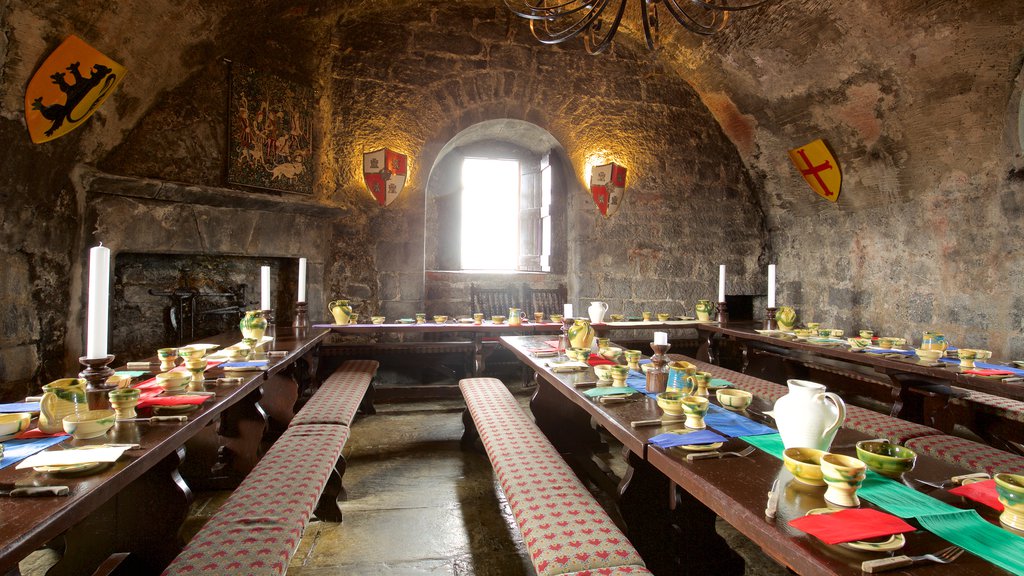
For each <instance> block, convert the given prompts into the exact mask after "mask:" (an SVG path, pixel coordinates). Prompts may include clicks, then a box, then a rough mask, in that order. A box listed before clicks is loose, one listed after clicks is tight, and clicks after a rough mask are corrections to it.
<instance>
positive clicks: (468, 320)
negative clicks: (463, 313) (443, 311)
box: [459, 318, 473, 324]
mask: <svg viewBox="0 0 1024 576" xmlns="http://www.w3.org/2000/svg"><path fill="white" fill-rule="evenodd" d="M459 323H460V324H472V323H473V319H472V318H459Z"/></svg>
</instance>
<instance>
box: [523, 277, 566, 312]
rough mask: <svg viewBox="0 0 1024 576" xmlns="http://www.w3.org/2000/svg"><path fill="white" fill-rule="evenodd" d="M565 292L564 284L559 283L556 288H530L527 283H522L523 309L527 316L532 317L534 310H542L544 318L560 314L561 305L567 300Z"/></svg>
mask: <svg viewBox="0 0 1024 576" xmlns="http://www.w3.org/2000/svg"><path fill="white" fill-rule="evenodd" d="M567 294H568V292H567V291H566V289H565V284H559V286H558V287H557V288H531V287H530V285H529V284H523V306H524V308H523V311H524V312H526V315H527V316H528V317H529V318H533V313H534V312H543V313H544V317H545V318H550V317H551V315H552V314H561V313H562V309H563V305H564V304H565V303H566V302H567V301H568V300H567V298H568V296H567Z"/></svg>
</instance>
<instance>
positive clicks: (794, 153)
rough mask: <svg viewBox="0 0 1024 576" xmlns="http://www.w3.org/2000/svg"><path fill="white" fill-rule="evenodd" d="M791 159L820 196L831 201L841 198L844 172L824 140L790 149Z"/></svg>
mask: <svg viewBox="0 0 1024 576" xmlns="http://www.w3.org/2000/svg"><path fill="white" fill-rule="evenodd" d="M789 159H790V160H792V161H793V165H794V166H796V169H797V170H799V171H800V175H801V176H803V177H804V180H806V181H807V183H808V184H810V186H811V190H814V192H815V193H816V194H818V196H821V197H822V198H824V199H826V200H828V201H830V202H835V201H836V200H838V199H839V189H840V187H842V184H843V174H842V172H840V170H839V163H838V162H836V159H835V157H834V156H832V152H831V151H830V150H829V149H828V146H826V145H825V142H824V141H822V140H821V139H818V140H815V141H814V142H811V143H810V144H807V145H805V146H801V147H800V148H797V149H795V150H790V151H789Z"/></svg>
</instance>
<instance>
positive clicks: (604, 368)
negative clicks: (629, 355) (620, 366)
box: [594, 364, 612, 382]
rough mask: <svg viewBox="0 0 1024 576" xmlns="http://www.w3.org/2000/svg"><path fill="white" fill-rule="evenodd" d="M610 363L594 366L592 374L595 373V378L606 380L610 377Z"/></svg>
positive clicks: (609, 379)
mask: <svg viewBox="0 0 1024 576" xmlns="http://www.w3.org/2000/svg"><path fill="white" fill-rule="evenodd" d="M611 369H612V365H611V364H598V365H597V366H594V374H597V379H598V380H600V381H602V382H608V381H611V379H612V373H611Z"/></svg>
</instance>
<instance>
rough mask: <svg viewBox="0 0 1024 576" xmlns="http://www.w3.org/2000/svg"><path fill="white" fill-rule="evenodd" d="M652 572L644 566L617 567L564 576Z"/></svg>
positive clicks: (609, 575) (583, 571)
mask: <svg viewBox="0 0 1024 576" xmlns="http://www.w3.org/2000/svg"><path fill="white" fill-rule="evenodd" d="M650 573H651V571H650V570H648V569H647V568H644V567H643V566H615V567H613V568H597V569H595V570H582V571H580V572H571V573H569V574H564V575H563V576H618V575H621V574H650Z"/></svg>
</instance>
